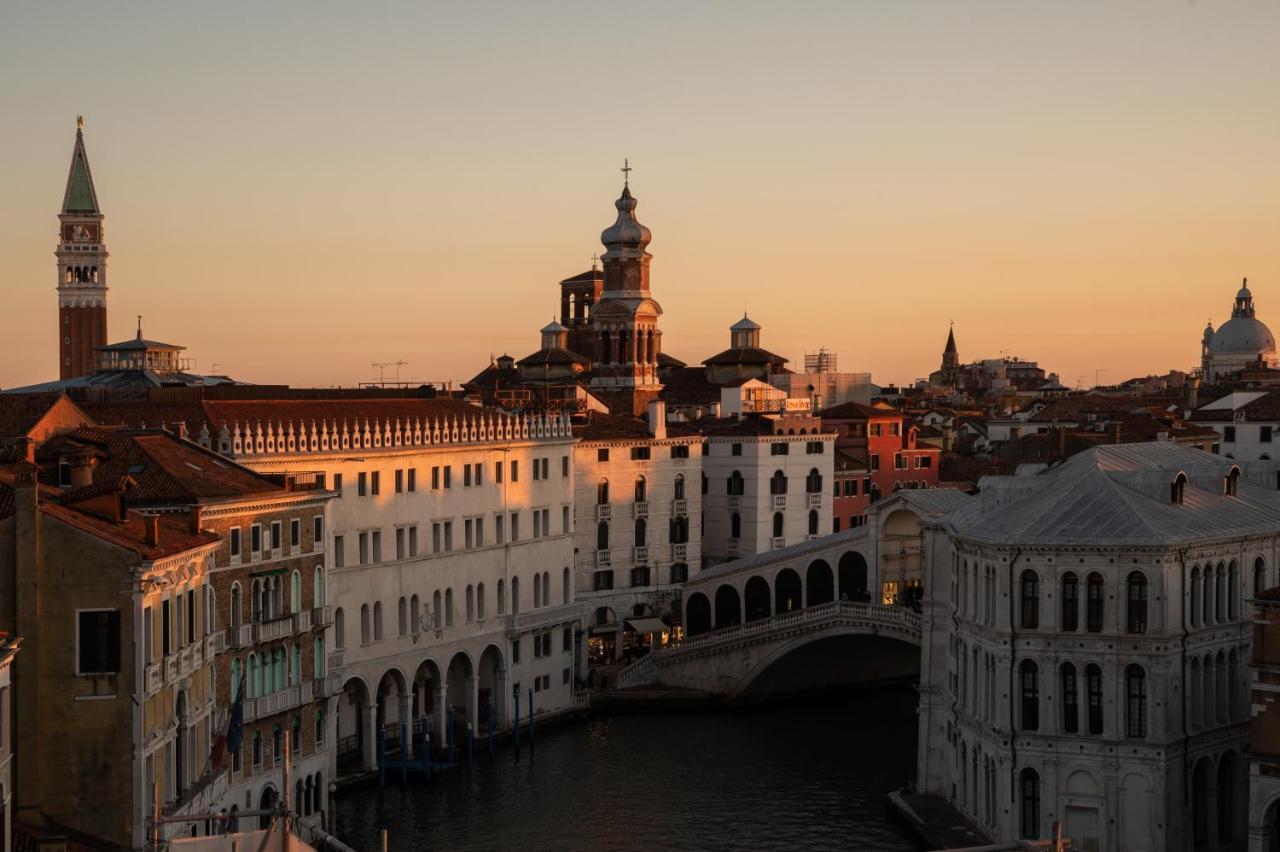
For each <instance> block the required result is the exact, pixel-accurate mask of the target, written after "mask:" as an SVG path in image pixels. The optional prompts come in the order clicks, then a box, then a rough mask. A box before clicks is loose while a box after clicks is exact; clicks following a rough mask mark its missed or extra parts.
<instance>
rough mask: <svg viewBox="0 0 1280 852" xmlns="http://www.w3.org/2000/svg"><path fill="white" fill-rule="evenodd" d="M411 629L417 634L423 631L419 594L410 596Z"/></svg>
mask: <svg viewBox="0 0 1280 852" xmlns="http://www.w3.org/2000/svg"><path fill="white" fill-rule="evenodd" d="M409 631H410V632H411V633H413V634H414V635H415V636H416V635H417V634H418V633H420V632H421V631H422V605H421V604H420V603H419V601H418V596H417V595H414V596H412V597H411V598H409Z"/></svg>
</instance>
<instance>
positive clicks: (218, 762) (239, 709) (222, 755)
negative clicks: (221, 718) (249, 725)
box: [209, 675, 245, 772]
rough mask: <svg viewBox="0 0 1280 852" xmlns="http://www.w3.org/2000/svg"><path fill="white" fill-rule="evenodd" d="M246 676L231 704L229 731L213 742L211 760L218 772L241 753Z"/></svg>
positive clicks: (241, 678) (228, 722)
mask: <svg viewBox="0 0 1280 852" xmlns="http://www.w3.org/2000/svg"><path fill="white" fill-rule="evenodd" d="M244 686H245V682H244V676H243V675H241V677H240V683H239V684H238V688H237V689H236V700H235V701H233V702H231V713H230V714H229V717H228V719H227V729H226V730H225V731H221V732H219V733H218V736H217V737H216V738H215V739H214V741H213V753H212V754H211V755H210V757H209V760H210V762H211V763H212V764H213V769H214V771H215V772H216V771H217V770H219V769H221V768H222V767H223V766H225V765H226V761H227V757H228V756H229V755H231V754H233V753H235V752H236V751H239V749H240V744H241V743H242V742H243V741H244Z"/></svg>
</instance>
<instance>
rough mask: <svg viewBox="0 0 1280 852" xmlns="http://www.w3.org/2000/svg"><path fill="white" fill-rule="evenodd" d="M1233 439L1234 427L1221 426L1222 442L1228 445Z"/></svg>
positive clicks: (1234, 436) (1234, 435)
mask: <svg viewBox="0 0 1280 852" xmlns="http://www.w3.org/2000/svg"><path fill="white" fill-rule="evenodd" d="M1235 439H1236V427H1234V426H1223V427H1222V440H1223V441H1224V442H1226V443H1230V442H1232V441H1234V440H1235Z"/></svg>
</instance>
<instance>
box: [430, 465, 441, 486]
mask: <svg viewBox="0 0 1280 852" xmlns="http://www.w3.org/2000/svg"><path fill="white" fill-rule="evenodd" d="M439 488H440V468H439V467H433V468H431V490H432V491H436V490H438V489H439Z"/></svg>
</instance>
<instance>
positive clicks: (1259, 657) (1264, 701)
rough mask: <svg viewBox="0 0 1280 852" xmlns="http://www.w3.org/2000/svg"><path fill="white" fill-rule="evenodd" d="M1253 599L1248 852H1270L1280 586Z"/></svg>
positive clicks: (1277, 769) (1278, 819)
mask: <svg viewBox="0 0 1280 852" xmlns="http://www.w3.org/2000/svg"><path fill="white" fill-rule="evenodd" d="M1272 579H1273V578H1272V577H1270V576H1265V575H1264V578H1263V580H1262V582H1268V581H1271V580H1272ZM1250 603H1251V604H1252V605H1253V657H1252V660H1251V661H1250V664H1249V668H1250V672H1251V675H1252V676H1251V678H1250V681H1251V682H1250V697H1251V700H1252V709H1251V715H1252V721H1251V722H1250V723H1249V852H1271V850H1272V849H1275V848H1276V846H1277V844H1280V701H1278V699H1277V696H1280V587H1277V588H1256V587H1255V589H1254V594H1253V595H1252V600H1251V601H1250ZM1213 780H1215V781H1216V778H1215V779H1213Z"/></svg>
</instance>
